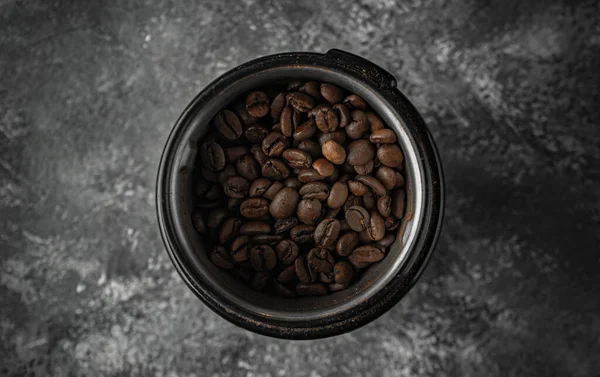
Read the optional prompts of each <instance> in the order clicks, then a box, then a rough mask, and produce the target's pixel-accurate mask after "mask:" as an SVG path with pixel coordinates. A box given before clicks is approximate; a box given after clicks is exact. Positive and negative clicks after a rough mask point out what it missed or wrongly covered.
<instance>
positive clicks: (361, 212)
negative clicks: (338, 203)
mask: <svg viewBox="0 0 600 377" xmlns="http://www.w3.org/2000/svg"><path fill="white" fill-rule="evenodd" d="M346 221H347V222H348V225H350V228H352V230H354V231H356V232H360V231H361V230H363V229H365V228H366V227H367V223H368V222H369V212H368V211H367V210H366V209H365V208H364V207H360V206H352V207H350V208H348V210H347V211H346Z"/></svg>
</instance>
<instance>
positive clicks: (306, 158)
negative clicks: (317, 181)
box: [282, 148, 312, 169]
mask: <svg viewBox="0 0 600 377" xmlns="http://www.w3.org/2000/svg"><path fill="white" fill-rule="evenodd" d="M282 157H283V159H284V160H285V161H286V162H287V164H288V165H289V166H291V167H292V168H295V169H307V168H310V166H311V165H312V157H310V154H308V153H306V152H304V151H301V150H300V149H293V148H291V149H286V150H285V151H283V154H282Z"/></svg>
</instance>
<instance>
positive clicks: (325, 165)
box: [312, 158, 335, 177]
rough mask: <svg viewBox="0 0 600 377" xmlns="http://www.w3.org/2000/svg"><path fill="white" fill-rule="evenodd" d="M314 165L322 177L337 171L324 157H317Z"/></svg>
mask: <svg viewBox="0 0 600 377" xmlns="http://www.w3.org/2000/svg"><path fill="white" fill-rule="evenodd" d="M312 166H313V169H315V170H316V171H317V173H319V175H320V176H322V177H329V176H331V175H333V173H334V172H335V167H334V166H333V164H332V163H331V162H329V161H327V160H326V159H324V158H319V159H317V160H316V161H315V162H313V165H312Z"/></svg>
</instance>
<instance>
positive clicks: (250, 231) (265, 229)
mask: <svg viewBox="0 0 600 377" xmlns="http://www.w3.org/2000/svg"><path fill="white" fill-rule="evenodd" d="M239 232H240V234H242V235H244V236H254V235H257V234H269V233H271V225H269V223H267V222H264V221H248V222H247V223H244V224H243V225H241V226H240V228H239Z"/></svg>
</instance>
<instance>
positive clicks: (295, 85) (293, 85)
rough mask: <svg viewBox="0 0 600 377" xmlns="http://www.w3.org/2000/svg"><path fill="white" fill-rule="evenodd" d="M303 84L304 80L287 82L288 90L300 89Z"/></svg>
mask: <svg viewBox="0 0 600 377" xmlns="http://www.w3.org/2000/svg"><path fill="white" fill-rule="evenodd" d="M302 85H304V81H302V80H293V81H290V82H289V83H288V84H287V91H288V92H294V91H296V90H298V89H299V88H300V87H301V86H302Z"/></svg>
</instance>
